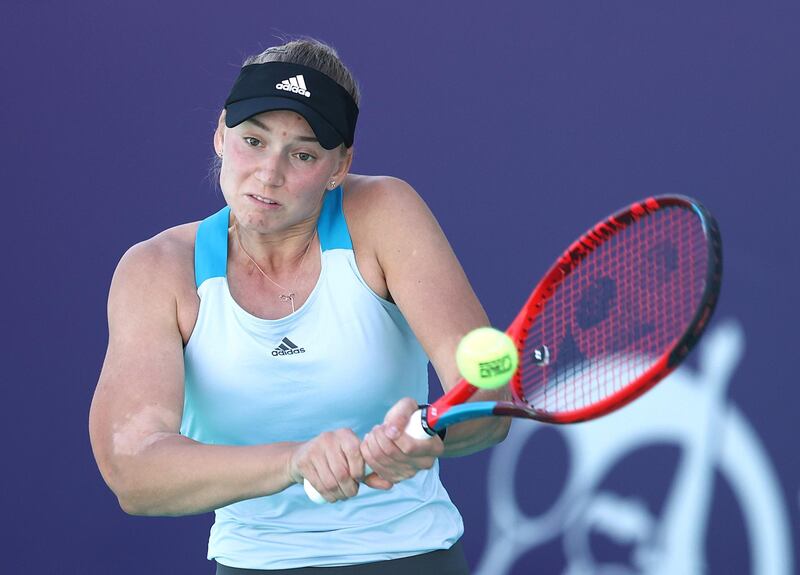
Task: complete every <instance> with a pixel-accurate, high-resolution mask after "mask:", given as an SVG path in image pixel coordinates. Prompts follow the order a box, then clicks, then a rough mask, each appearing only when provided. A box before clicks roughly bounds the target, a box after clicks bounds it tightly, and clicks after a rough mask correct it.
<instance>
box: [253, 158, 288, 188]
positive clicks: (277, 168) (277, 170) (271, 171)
mask: <svg viewBox="0 0 800 575" xmlns="http://www.w3.org/2000/svg"><path fill="white" fill-rule="evenodd" d="M254 175H255V178H256V180H258V181H259V182H261V184H262V185H263V186H264V187H280V186H282V185H283V181H284V178H283V163H282V159H281V157H280V154H265V156H264V157H263V158H262V160H261V161H260V162H259V164H258V169H257V170H256V171H255V174H254Z"/></svg>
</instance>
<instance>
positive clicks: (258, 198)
mask: <svg viewBox="0 0 800 575" xmlns="http://www.w3.org/2000/svg"><path fill="white" fill-rule="evenodd" d="M247 197H248V198H252V199H253V200H255V201H257V202H259V203H262V204H264V205H266V206H279V205H280V204H279V203H278V202H276V201H275V200H273V199H272V198H267V197H265V196H258V195H256V194H248V195H247Z"/></svg>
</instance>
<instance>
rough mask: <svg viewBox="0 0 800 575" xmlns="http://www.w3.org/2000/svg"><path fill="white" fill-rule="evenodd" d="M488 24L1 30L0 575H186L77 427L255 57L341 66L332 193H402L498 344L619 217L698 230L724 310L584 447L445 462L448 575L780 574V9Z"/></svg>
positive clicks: (149, 18)
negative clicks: (458, 552)
mask: <svg viewBox="0 0 800 575" xmlns="http://www.w3.org/2000/svg"><path fill="white" fill-rule="evenodd" d="M489 6H490V5H489V4H488V3H485V2H458V3H455V2H436V3H434V2H404V3H395V4H391V5H390V4H387V3H378V2H339V3H287V2H281V3H278V2H264V1H259V2H256V1H235V2H209V1H206V0H199V1H196V2H192V3H167V2H152V1H150V0H144V1H141V2H136V3H107V2H98V1H97V0H87V1H84V2H80V3H56V2H44V1H30V2H21V1H10V2H5V3H4V5H3V13H4V16H3V18H2V23H0V49H1V52H0V53H2V55H3V56H2V58H0V69H2V75H1V77H2V84H3V87H4V89H3V90H2V92H0V98H2V101H1V104H2V105H0V118H1V119H2V126H3V128H4V130H3V135H2V138H0V146H2V154H0V158H1V160H0V161H2V162H3V168H4V169H3V180H2V182H3V188H4V200H5V204H6V214H7V216H6V224H5V225H4V226H3V228H2V232H0V233H2V234H3V244H2V245H3V255H4V260H5V265H6V270H7V271H6V273H5V279H4V281H3V301H4V302H5V306H4V313H3V318H4V321H3V323H4V332H5V337H4V338H3V340H4V344H3V345H4V353H3V356H4V363H5V365H6V366H7V369H6V370H5V375H4V378H3V398H4V401H3V404H4V408H5V409H4V415H3V417H2V418H0V425H1V426H2V429H3V432H4V433H3V437H4V438H5V442H4V455H5V456H4V472H3V474H2V491H0V493H2V495H1V496H2V509H3V513H4V523H5V524H6V529H4V532H5V535H4V538H3V541H2V549H3V561H4V565H5V567H4V570H5V569H6V568H7V569H8V570H9V572H10V571H13V570H14V569H16V571H18V572H23V573H82V574H83V573H92V574H93V573H116V574H125V573H211V572H212V568H211V566H210V564H209V562H208V561H206V560H205V545H206V540H207V532H208V528H209V525H210V522H211V516H210V515H202V516H196V517H183V518H141V517H131V516H127V515H125V514H124V513H123V512H122V511H120V509H119V508H118V506H117V504H116V501H115V499H114V497H113V495H112V494H111V493H110V491H109V490H108V489H107V488H106V487H105V485H104V483H103V481H102V479H101V477H100V475H99V473H98V471H97V470H96V467H95V465H94V462H93V458H92V455H91V450H90V446H89V441H88V432H87V417H88V408H89V403H90V400H91V396H92V393H93V390H94V386H95V384H96V381H97V376H98V374H99V370H100V366H101V364H102V360H103V355H104V351H105V345H106V338H107V332H106V323H105V321H106V320H105V303H106V296H107V291H108V286H109V282H110V279H111V275H112V273H113V270H114V268H115V265H116V262H117V261H118V259H119V257H120V256H121V254H122V253H123V252H124V251H125V250H126V249H127V248H128V247H129V246H130V245H132V244H134V243H136V242H139V241H141V240H143V239H146V238H148V237H151V236H152V235H154V234H156V233H158V232H159V231H161V230H163V229H166V228H168V227H171V226H174V225H177V224H180V223H184V222H188V221H193V220H198V219H201V218H203V217H205V216H206V215H208V214H210V213H212V212H214V211H216V210H217V209H219V208H220V207H221V205H222V199H221V196H220V194H219V193H218V192H217V191H216V190H215V189H214V187H213V185H211V183H210V182H209V179H208V168H209V163H210V159H211V157H212V155H213V149H212V146H211V135H212V131H213V129H214V126H215V122H216V118H217V114H218V111H219V109H220V106H221V105H222V102H223V100H224V97H225V95H226V93H227V90H228V88H229V85H230V83H231V82H232V80H233V79H234V77H235V76H236V73H237V69H238V66H239V65H240V64H241V62H242V60H243V59H244V57H245V56H246V55H248V54H251V53H254V52H258V51H260V50H261V49H263V48H266V47H267V46H270V45H272V44H275V43H278V40H277V39H276V36H281V35H290V36H293V35H309V36H313V37H317V38H320V39H322V40H325V41H327V42H330V43H331V44H333V45H334V46H335V47H336V48H337V49H338V50H339V52H340V54H341V56H342V58H343V59H344V60H345V62H347V63H348V64H349V65H350V66H351V68H352V69H353V71H354V73H355V74H356V76H357V77H358V78H359V80H360V83H361V85H362V88H363V93H364V98H363V104H362V111H361V116H360V120H359V129H358V134H357V141H356V159H355V164H354V166H353V171H355V172H357V173H367V174H390V175H394V176H398V177H401V178H404V179H405V180H407V181H408V182H409V183H411V184H412V185H413V186H414V187H415V188H416V189H417V190H418V191H419V193H420V194H421V195H422V196H423V197H424V198H425V200H426V201H427V202H428V204H429V205H430V207H431V209H432V210H433V212H434V213H435V214H436V216H437V217H438V218H439V221H440V223H441V225H442V227H443V228H444V230H445V232H446V233H447V235H448V237H449V239H450V241H451V243H452V245H453V247H454V249H455V251H456V253H457V254H458V256H459V258H460V260H461V262H462V264H463V266H464V268H465V270H466V272H467V274H468V276H469V278H470V279H471V281H472V283H473V285H474V287H475V290H476V292H477V293H478V295H479V297H480V299H481V301H482V302H483V304H484V306H485V307H486V309H487V311H488V313H489V316H490V318H491V320H492V322H493V323H494V324H495V325H497V326H505V325H506V324H507V323H508V322H509V321H510V320H511V319H512V317H513V315H514V313H515V311H516V310H517V309H518V308H519V306H520V305H521V303H522V302H523V300H524V298H525V296H526V294H527V292H528V291H529V289H530V287H531V286H532V285H533V283H534V282H535V281H536V280H537V279H538V277H539V276H540V275H541V273H543V272H544V270H545V269H546V268H547V266H549V264H550V263H551V261H552V260H553V258H554V257H555V256H556V255H557V254H558V253H559V252H560V251H561V250H562V249H563V248H564V247H565V245H566V244H567V243H568V242H569V241H571V240H572V239H573V238H574V237H575V236H576V235H577V234H578V233H580V232H582V231H583V230H584V229H585V228H586V227H587V226H588V225H590V224H592V223H594V222H595V221H597V220H598V219H600V218H601V217H603V216H605V215H606V214H607V213H608V212H610V211H612V210H614V209H616V208H618V207H621V206H623V205H625V204H627V203H629V202H631V201H633V200H636V199H639V198H642V197H644V196H648V195H654V194H671V193H680V194H687V195H691V196H695V197H697V198H699V199H700V200H701V201H702V202H703V203H704V204H705V205H706V206H707V207H708V208H709V209H710V210H711V211H712V212H713V213H715V214H716V216H717V218H718V220H719V223H720V227H721V230H722V234H723V238H724V250H725V277H724V285H723V294H722V298H721V301H720V304H719V307H718V309H717V312H716V315H715V318H714V320H713V322H712V324H711V326H710V327H709V331H708V334H707V336H706V338H705V339H704V341H703V344H702V347H701V348H699V349H698V350H696V351H695V352H694V353H693V355H692V356H691V359H690V361H689V362H688V363H687V365H686V366H685V367H683V368H681V370H680V371H679V372H677V373H676V374H675V375H674V376H673V377H672V378H671V379H670V380H669V381H668V382H666V383H665V384H663V385H661V386H660V387H659V388H657V390H654V391H653V392H652V393H651V394H649V395H647V396H645V398H643V399H642V401H641V402H639V403H637V404H635V405H632V406H629V407H628V408H626V409H625V410H623V411H622V412H620V413H619V414H617V415H614V416H611V417H609V418H606V419H602V420H600V421H598V422H596V423H592V424H587V425H580V426H575V427H569V428H551V427H544V426H538V425H535V424H525V423H522V424H516V425H515V426H514V428H513V431H512V433H511V435H510V436H509V438H508V440H507V441H506V442H505V443H503V444H502V445H501V446H499V447H497V448H495V449H494V450H492V451H490V452H485V453H481V454H477V455H474V456H471V457H467V458H462V459H457V460H446V461H444V462H443V465H442V468H443V471H442V474H443V477H444V481H445V483H446V485H447V487H448V490H449V491H450V493H451V495H452V497H453V499H454V500H455V501H456V503H457V504H458V505H459V507H460V509H461V510H462V513H463V515H464V518H465V522H466V533H465V536H464V541H465V543H466V549H467V554H468V558H469V560H470V562H471V564H472V565H473V566H474V568H475V571H476V573H480V574H482V575H497V574H504V573H512V574H523V573H569V574H571V575H577V574H583V573H586V574H588V573H610V572H611V571H612V570H613V572H614V573H629V572H641V573H656V572H664V573H700V572H702V571H703V569H705V570H706V572H708V573H757V574H779V575H781V574H789V573H793V572H794V571H795V570H796V569H797V565H798V564H800V557H798V553H797V548H798V547H800V545H799V543H800V535H798V534H799V533H800V458H798V448H797V438H798V431H799V428H800V426H799V425H798V422H797V405H798V404H799V403H800V389H799V388H798V377H797V374H796V369H795V364H796V362H795V361H794V353H795V348H796V346H797V341H798V338H797V335H796V326H797V325H798V319H800V318H798V312H797V305H796V298H795V292H796V287H795V286H796V285H797V284H798V279H799V278H798V276H800V273H799V272H798V257H797V255H796V251H795V246H796V244H797V242H796V241H795V234H794V226H793V225H792V223H791V222H792V221H793V219H794V214H795V213H796V212H797V210H798V208H799V207H800V200H798V198H797V190H798V184H799V183H800V143H799V142H800V138H798V133H800V114H798V108H797V102H798V101H800V73H799V72H798V65H797V54H798V53H799V52H800V36H798V34H797V29H798V23H800V22H799V20H800V19H799V18H798V16H800V9H799V8H798V4H797V3H796V2H789V1H785V0H781V1H775V2H742V1H733V2H721V1H710V2H683V1H679V2H669V3H664V2H632V1H612V2H604V3H593V2H573V1H560V2H528V3H516V2H513V3H512V2H495V3H492V4H491V7H489ZM436 393H438V392H435V393H434V394H436ZM657 569H662V571H657Z"/></svg>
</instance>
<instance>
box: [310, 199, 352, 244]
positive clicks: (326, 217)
mask: <svg viewBox="0 0 800 575" xmlns="http://www.w3.org/2000/svg"><path fill="white" fill-rule="evenodd" d="M317 232H318V233H319V244H320V245H321V246H322V251H325V250H336V249H345V250H352V249H353V243H352V242H351V241H350V232H349V231H348V230H347V222H346V221H345V219H344V211H343V210H342V187H341V186H338V187H337V188H335V189H333V190H330V191H329V192H327V193H326V194H325V200H324V202H323V204H322V211H321V212H320V214H319V223H318V224H317Z"/></svg>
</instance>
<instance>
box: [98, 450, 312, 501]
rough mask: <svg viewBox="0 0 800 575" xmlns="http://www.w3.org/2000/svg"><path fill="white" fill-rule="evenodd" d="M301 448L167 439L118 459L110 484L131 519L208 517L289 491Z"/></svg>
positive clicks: (120, 456)
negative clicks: (293, 463)
mask: <svg viewBox="0 0 800 575" xmlns="http://www.w3.org/2000/svg"><path fill="white" fill-rule="evenodd" d="M296 445H297V444H294V443H276V444H271V445H254V446H225V445H205V444H201V443H198V442H196V441H193V440H191V439H189V438H187V437H184V436H181V435H178V434H163V436H162V437H159V438H157V439H156V440H154V441H152V442H151V443H149V445H147V447H145V448H143V449H142V450H141V451H139V452H138V453H135V454H126V455H118V456H116V457H114V460H113V470H112V471H111V472H110V476H109V477H107V478H106V479H107V481H108V482H109V486H110V487H111V488H112V490H113V491H114V492H115V494H116V495H117V497H118V498H119V501H120V505H121V506H122V508H123V509H124V510H125V511H126V512H128V513H131V514H134V515H191V514H197V513H203V512H206V511H211V510H213V509H218V508H220V507H223V506H225V505H228V504H230V503H234V502H236V501H241V500H244V499H251V498H254V497H261V496H265V495H270V494H272V493H277V492H279V491H282V490H284V489H286V488H287V487H288V486H290V485H291V484H292V483H293V481H292V479H291V476H290V474H289V460H290V458H291V454H292V451H293V449H294V447H295V446H296Z"/></svg>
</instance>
